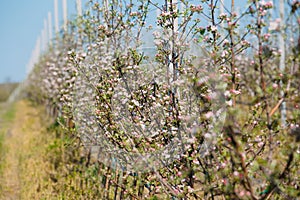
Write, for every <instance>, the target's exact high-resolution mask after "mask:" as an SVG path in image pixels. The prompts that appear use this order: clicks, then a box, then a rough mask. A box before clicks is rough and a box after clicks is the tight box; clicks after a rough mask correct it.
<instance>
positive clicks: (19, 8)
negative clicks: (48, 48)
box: [0, 0, 76, 83]
mask: <svg viewBox="0 0 300 200" xmlns="http://www.w3.org/2000/svg"><path fill="white" fill-rule="evenodd" d="M58 5H59V21H60V22H61V21H62V1H61V0H58ZM53 10H54V0H1V1H0V83H1V82H5V81H7V80H8V79H9V80H10V81H13V82H14V81H22V80H23V79H24V78H25V77H26V65H27V63H28V62H29V59H30V56H31V52H32V50H33V48H34V46H35V42H36V39H37V38H38V36H39V35H40V34H41V31H42V29H43V26H44V19H45V18H47V15H48V12H49V11H50V12H51V13H52V17H53V15H54V14H53V13H54V11H53ZM75 12H76V10H75V0H68V13H69V15H71V14H72V13H73V14H74V13H75ZM52 24H54V19H52Z"/></svg>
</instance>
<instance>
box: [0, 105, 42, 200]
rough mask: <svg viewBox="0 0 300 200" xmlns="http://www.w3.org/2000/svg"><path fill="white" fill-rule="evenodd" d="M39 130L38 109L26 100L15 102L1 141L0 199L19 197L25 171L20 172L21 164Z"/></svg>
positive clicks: (24, 161) (6, 199)
mask: <svg viewBox="0 0 300 200" xmlns="http://www.w3.org/2000/svg"><path fill="white" fill-rule="evenodd" d="M41 131H42V128H41V122H40V119H39V117H38V110H37V109H35V108H34V107H32V106H30V105H29V103H28V102H26V101H20V102H17V103H16V105H15V115H14V118H13V120H12V122H10V124H9V125H8V126H7V128H6V134H5V136H4V142H3V147H4V148H3V149H4V162H3V169H2V171H3V172H2V175H3V176H2V180H1V182H2V183H1V185H2V195H0V198H1V199H5V200H10V199H12V200H17V199H20V197H21V192H22V189H23V188H22V186H23V184H22V177H23V176H25V177H26V173H22V165H23V163H26V159H27V158H28V157H30V156H28V153H27V152H31V151H30V150H31V149H32V141H34V140H36V138H38V137H39V135H40V133H41ZM29 159H30V158H29ZM29 173H30V172H29ZM28 175H30V174H28Z"/></svg>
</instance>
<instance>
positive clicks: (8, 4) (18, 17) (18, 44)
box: [0, 0, 230, 83]
mask: <svg viewBox="0 0 300 200" xmlns="http://www.w3.org/2000/svg"><path fill="white" fill-rule="evenodd" d="M155 1H156V2H160V1H158V0H155ZM67 2H68V14H69V16H71V15H72V14H75V13H76V9H75V7H76V6H75V2H76V0H67ZM85 2H87V0H82V5H83V8H84V3H85ZM163 2H164V1H162V0H161V3H163ZM191 2H193V1H191ZM228 3H229V4H228ZM225 4H226V5H230V2H229V0H225ZM58 5H59V21H60V24H61V22H62V0H58ZM53 10H54V0H0V83H1V82H5V81H8V80H10V81H11V82H16V81H17V82H19V81H22V80H24V79H25V78H26V65H27V63H28V62H29V59H30V56H31V52H32V50H33V49H34V46H35V43H36V39H37V38H38V36H40V35H41V31H42V29H43V26H44V19H46V18H47V15H48V12H49V11H50V12H51V13H52V24H54V19H53V18H54V17H53V16H54V11H53Z"/></svg>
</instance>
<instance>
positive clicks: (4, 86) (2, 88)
mask: <svg viewBox="0 0 300 200" xmlns="http://www.w3.org/2000/svg"><path fill="white" fill-rule="evenodd" d="M17 86H18V83H1V84H0V102H5V101H6V100H7V99H8V97H9V95H10V94H11V93H12V92H13V91H14V89H16V87H17Z"/></svg>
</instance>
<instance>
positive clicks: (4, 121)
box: [0, 104, 15, 193]
mask: <svg viewBox="0 0 300 200" xmlns="http://www.w3.org/2000/svg"><path fill="white" fill-rule="evenodd" d="M5 106H6V105H4V104H0V177H2V173H3V167H4V166H3V165H4V154H5V149H4V146H3V144H4V138H5V135H6V133H7V131H8V128H9V125H10V123H11V122H12V121H13V119H14V117H15V106H14V105H9V107H8V108H6V107H5ZM1 190H2V186H1V184H0V193H1Z"/></svg>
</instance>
